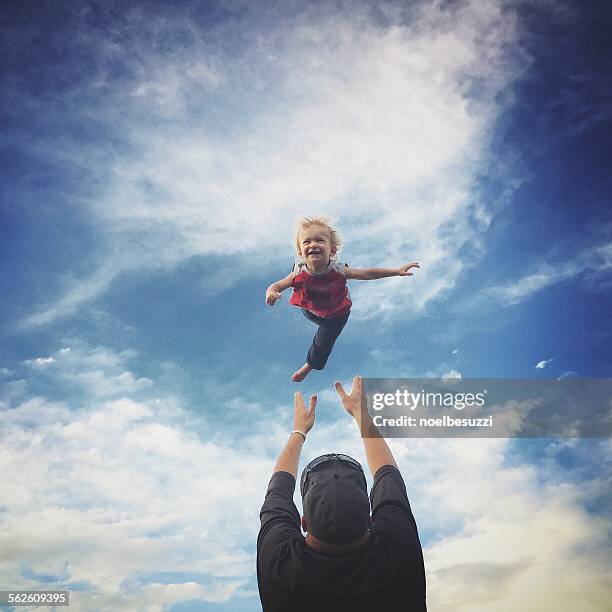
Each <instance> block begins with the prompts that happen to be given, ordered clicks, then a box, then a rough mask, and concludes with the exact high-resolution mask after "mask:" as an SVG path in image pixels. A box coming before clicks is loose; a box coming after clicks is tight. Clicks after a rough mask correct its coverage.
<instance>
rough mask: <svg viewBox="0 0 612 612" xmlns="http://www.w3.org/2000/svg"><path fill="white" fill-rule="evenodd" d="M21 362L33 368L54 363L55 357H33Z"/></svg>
mask: <svg viewBox="0 0 612 612" xmlns="http://www.w3.org/2000/svg"><path fill="white" fill-rule="evenodd" d="M23 363H24V364H25V365H28V366H31V367H33V368H45V367H47V366H48V365H51V364H52V363H55V359H54V358H53V357H36V358H35V359H27V360H26V361H24V362H23Z"/></svg>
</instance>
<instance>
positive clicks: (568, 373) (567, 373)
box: [557, 370, 578, 380]
mask: <svg viewBox="0 0 612 612" xmlns="http://www.w3.org/2000/svg"><path fill="white" fill-rule="evenodd" d="M577 375H578V373H577V372H574V370H568V371H567V372H563V374H561V376H558V377H557V380H563V379H564V378H570V377H572V376H577Z"/></svg>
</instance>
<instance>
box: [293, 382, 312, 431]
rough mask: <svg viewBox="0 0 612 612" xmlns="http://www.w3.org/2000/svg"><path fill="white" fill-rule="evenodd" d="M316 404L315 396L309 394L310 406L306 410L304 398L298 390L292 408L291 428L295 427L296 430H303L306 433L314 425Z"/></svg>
mask: <svg viewBox="0 0 612 612" xmlns="http://www.w3.org/2000/svg"><path fill="white" fill-rule="evenodd" d="M316 406H317V396H316V395H311V396H310V406H309V408H308V410H306V406H305V404H304V398H303V397H302V394H301V393H300V392H299V391H298V392H297V393H296V394H295V407H294V410H293V429H297V430H298V431H303V432H304V433H305V434H307V433H308V432H309V431H310V430H311V429H312V426H313V425H314V422H315V408H316Z"/></svg>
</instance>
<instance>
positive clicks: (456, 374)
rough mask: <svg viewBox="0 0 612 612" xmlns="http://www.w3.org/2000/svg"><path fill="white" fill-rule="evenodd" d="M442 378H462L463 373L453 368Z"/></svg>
mask: <svg viewBox="0 0 612 612" xmlns="http://www.w3.org/2000/svg"><path fill="white" fill-rule="evenodd" d="M440 378H462V376H461V372H459V371H458V370H455V369H454V368H451V369H450V370H449V371H448V372H444V374H442V376H441V377H440Z"/></svg>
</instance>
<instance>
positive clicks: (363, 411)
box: [336, 376, 397, 478]
mask: <svg viewBox="0 0 612 612" xmlns="http://www.w3.org/2000/svg"><path fill="white" fill-rule="evenodd" d="M336 391H338V395H339V396H340V399H341V401H342V405H343V406H344V408H345V410H346V411H347V412H348V413H349V414H350V415H351V416H352V417H353V418H354V419H355V422H356V423H357V425H358V427H359V431H361V433H362V438H361V439H362V440H363V447H364V449H365V453H366V457H367V459H368V465H369V466H370V472H371V474H372V478H374V475H375V474H376V472H377V471H378V470H379V469H380V468H381V467H382V466H383V465H393V466H395V467H397V464H396V463H395V459H394V458H393V455H392V454H391V449H390V448H389V446H388V444H387V441H386V440H385V439H384V438H383V437H382V436H381V435H380V434H379V433H378V429H376V426H375V425H374V423H373V422H372V419H371V418H370V415H369V414H368V407H367V405H366V398H365V395H364V393H363V383H362V380H361V376H355V378H353V385H352V387H351V392H350V394H347V392H346V391H345V390H344V388H343V387H342V385H341V384H340V383H339V382H336ZM364 432H367V434H368V437H364ZM370 436H372V437H370Z"/></svg>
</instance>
